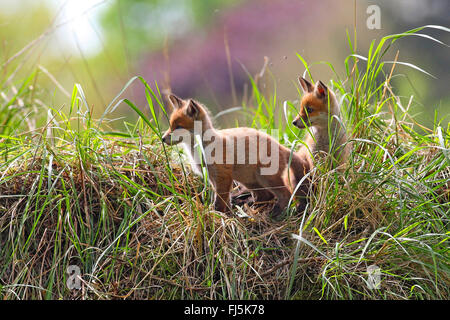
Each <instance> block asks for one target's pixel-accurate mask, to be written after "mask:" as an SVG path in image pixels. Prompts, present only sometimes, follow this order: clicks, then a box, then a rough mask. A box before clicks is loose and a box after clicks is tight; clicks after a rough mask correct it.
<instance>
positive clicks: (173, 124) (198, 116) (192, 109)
mask: <svg viewBox="0 0 450 320" xmlns="http://www.w3.org/2000/svg"><path fill="white" fill-rule="evenodd" d="M168 100H169V101H170V104H171V106H172V114H171V115H170V119H169V124H170V125H169V129H168V130H167V131H166V132H165V134H164V135H163V137H162V139H163V142H165V143H167V144H176V143H178V142H179V141H176V140H175V141H174V140H173V139H172V134H173V133H175V132H176V130H178V129H185V130H187V131H192V130H193V129H194V122H195V121H197V120H200V121H203V120H205V119H203V118H204V117H205V114H206V111H205V110H204V108H203V107H202V106H201V105H200V104H199V103H198V102H196V101H194V100H192V99H189V100H184V99H181V98H179V97H177V96H176V95H174V94H170V95H169V96H168Z"/></svg>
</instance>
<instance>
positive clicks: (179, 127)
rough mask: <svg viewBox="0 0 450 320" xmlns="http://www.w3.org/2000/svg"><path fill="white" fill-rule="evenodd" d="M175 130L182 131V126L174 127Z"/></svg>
mask: <svg viewBox="0 0 450 320" xmlns="http://www.w3.org/2000/svg"><path fill="white" fill-rule="evenodd" d="M177 129H183V127H182V126H176V127H175V130H177Z"/></svg>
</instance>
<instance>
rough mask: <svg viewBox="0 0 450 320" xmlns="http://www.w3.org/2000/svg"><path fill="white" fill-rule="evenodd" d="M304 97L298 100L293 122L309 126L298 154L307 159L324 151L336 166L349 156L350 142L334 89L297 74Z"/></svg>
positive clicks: (301, 125)
mask: <svg viewBox="0 0 450 320" xmlns="http://www.w3.org/2000/svg"><path fill="white" fill-rule="evenodd" d="M299 82H300V85H301V87H302V89H303V97H302V99H301V101H300V111H299V113H298V115H297V117H296V118H295V119H294V121H293V124H294V125H295V126H296V127H298V128H300V129H305V128H306V126H307V127H309V132H308V134H307V136H306V139H305V143H306V145H307V146H308V148H309V150H308V149H307V147H306V146H302V148H301V149H300V150H299V152H298V154H299V156H300V157H301V158H306V159H309V160H308V161H309V162H310V166H311V167H312V159H311V157H310V154H312V155H314V154H317V153H326V154H330V155H331V156H332V159H333V161H334V162H335V163H337V164H338V165H340V164H342V163H343V162H344V161H345V160H346V159H347V157H348V155H349V152H350V149H351V145H350V143H347V135H346V132H345V127H344V126H343V124H342V121H341V120H340V108H339V103H338V101H337V99H336V95H335V94H334V93H333V91H331V90H329V89H328V88H327V86H326V85H325V84H324V83H323V82H322V81H320V80H319V81H317V82H316V84H315V85H312V84H311V83H310V82H309V81H308V80H306V79H304V78H302V77H300V78H299Z"/></svg>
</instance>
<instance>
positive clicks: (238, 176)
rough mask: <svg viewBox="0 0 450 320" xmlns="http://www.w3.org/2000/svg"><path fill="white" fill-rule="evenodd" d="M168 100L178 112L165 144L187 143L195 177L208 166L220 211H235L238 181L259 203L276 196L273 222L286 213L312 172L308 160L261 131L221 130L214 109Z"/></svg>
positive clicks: (244, 129) (167, 133)
mask: <svg viewBox="0 0 450 320" xmlns="http://www.w3.org/2000/svg"><path fill="white" fill-rule="evenodd" d="M168 100H169V101H170V103H171V105H172V107H173V111H172V114H171V115H170V119H169V122H170V127H169V129H168V130H167V131H166V132H165V134H164V135H163V138H162V139H163V142H164V143H166V144H169V145H174V144H178V143H180V142H182V144H183V145H184V148H185V150H186V151H187V152H186V153H187V154H188V155H189V156H190V158H191V163H192V167H193V169H194V171H195V172H197V173H200V172H201V170H202V169H201V163H203V164H204V167H206V169H207V173H208V179H209V182H210V184H211V185H212V186H213V188H214V190H215V193H216V197H215V201H214V208H215V210H217V211H221V212H224V213H229V212H230V211H231V203H230V191H231V189H232V185H233V180H235V181H237V182H240V183H241V184H242V185H244V186H245V187H246V188H247V189H248V190H250V192H251V193H252V195H253V197H254V199H255V201H258V202H259V201H268V200H271V199H273V198H274V197H276V198H277V201H276V203H275V205H274V207H273V209H272V217H277V216H278V215H280V214H281V213H282V212H283V210H284V209H286V207H287V206H288V203H289V200H290V198H291V195H292V192H293V189H294V188H295V186H296V185H297V183H298V181H299V180H300V179H301V178H302V177H303V175H304V174H305V173H306V172H307V171H308V170H309V164H308V163H307V162H306V161H305V160H304V159H302V158H300V157H299V156H298V155H297V154H296V153H291V151H290V150H289V149H288V148H286V147H284V146H282V145H281V144H279V143H278V142H277V141H276V140H275V139H273V138H272V137H271V136H269V135H268V134H266V133H263V132H261V131H258V130H256V129H252V128H231V129H223V130H218V129H215V128H214V126H213V124H212V121H211V117H210V115H209V112H208V109H207V108H206V107H205V106H203V105H202V104H200V103H199V102H197V101H195V100H192V99H188V100H183V99H181V98H179V97H177V96H176V95H174V94H171V95H169V96H168ZM196 136H197V138H196ZM180 138H181V139H180ZM199 144H201V145H202V148H200V149H198V146H199ZM289 159H291V160H289ZM304 190H305V189H304V188H302V189H301V190H300V191H299V192H298V194H299V195H300V194H302V192H304Z"/></svg>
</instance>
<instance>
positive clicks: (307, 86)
mask: <svg viewBox="0 0 450 320" xmlns="http://www.w3.org/2000/svg"><path fill="white" fill-rule="evenodd" d="M298 82H299V83H300V86H301V87H302V89H303V93H308V92H312V91H313V85H312V84H311V82H309V81H308V80H306V79H305V78H303V77H299V78H298Z"/></svg>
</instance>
